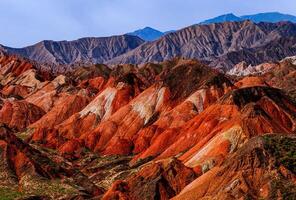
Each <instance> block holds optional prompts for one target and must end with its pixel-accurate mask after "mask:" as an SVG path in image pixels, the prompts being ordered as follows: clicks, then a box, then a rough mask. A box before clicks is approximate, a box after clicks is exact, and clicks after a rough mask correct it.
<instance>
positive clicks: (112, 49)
mask: <svg viewBox="0 0 296 200" xmlns="http://www.w3.org/2000/svg"><path fill="white" fill-rule="evenodd" d="M142 43H144V41H143V40H142V39H140V38H139V37H137V36H131V35H122V36H112V37H101V38H94V37H93V38H81V39H78V40H74V41H48V40H46V41H42V42H39V43H37V44H35V45H32V46H28V47H24V48H10V47H5V46H2V47H0V49H1V48H2V49H3V50H4V51H6V52H8V53H11V54H18V55H21V56H23V57H26V58H29V59H32V60H35V61H38V62H41V63H51V64H52V63H53V64H72V63H79V62H83V63H88V62H90V63H103V62H105V61H107V60H110V59H112V58H114V57H116V56H119V55H121V54H124V53H126V52H128V51H130V50H132V49H134V48H136V47H138V46H139V45H140V44H142Z"/></svg>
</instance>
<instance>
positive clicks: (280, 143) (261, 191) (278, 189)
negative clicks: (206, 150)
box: [173, 135, 296, 200]
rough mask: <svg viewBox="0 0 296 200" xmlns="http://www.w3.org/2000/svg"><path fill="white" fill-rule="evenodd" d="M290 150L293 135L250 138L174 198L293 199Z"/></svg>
mask: <svg viewBox="0 0 296 200" xmlns="http://www.w3.org/2000/svg"><path fill="white" fill-rule="evenodd" d="M293 151H295V137H287V136H276V135H267V136H263V137H262V136H260V137H256V138H253V139H251V140H250V141H249V142H248V143H246V144H245V145H243V146H242V147H241V148H240V149H239V150H238V151H237V152H236V153H234V154H233V155H232V156H230V157H229V158H228V159H227V160H226V161H225V162H224V163H223V164H221V165H220V166H217V167H215V168H213V169H212V170H211V171H209V172H207V173H206V174H204V175H202V176H201V177H199V178H197V179H196V180H195V181H193V182H192V183H191V184H189V185H188V186H186V187H185V188H184V189H183V190H182V192H181V193H180V194H179V195H177V196H176V197H174V198H173V199H174V200H183V199H184V200H185V199H186V200H191V199H240V198H250V199H260V198H263V199H293V198H295V191H296V187H295V180H296V179H295V178H296V177H295V169H293V167H292V166H293V164H292V162H293V161H292V160H293V158H291V157H290V156H289V154H290V153H291V152H293ZM213 180H215V181H213Z"/></svg>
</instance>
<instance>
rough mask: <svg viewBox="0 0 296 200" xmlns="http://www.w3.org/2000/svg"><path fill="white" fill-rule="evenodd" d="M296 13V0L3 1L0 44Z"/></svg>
mask: <svg viewBox="0 0 296 200" xmlns="http://www.w3.org/2000/svg"><path fill="white" fill-rule="evenodd" d="M270 11H279V12H282V13H286V14H292V15H296V0H0V25H1V30H0V44H3V45H7V46H11V47H23V46H26V45H30V44H34V43H36V42H38V41H41V40H45V39H48V40H49V39H50V40H73V39H77V38H80V37H87V36H94V37H100V36H109V35H116V34H122V33H126V32H130V31H132V30H136V29H139V28H142V27H145V26H151V27H154V28H156V29H159V30H162V31H166V30H172V29H179V28H182V27H185V26H188V25H191V24H194V23H198V22H200V21H202V20H204V19H207V18H211V17H215V16H217V15H221V14H225V13H230V12H232V13H234V14H236V15H245V14H254V13H259V12H270Z"/></svg>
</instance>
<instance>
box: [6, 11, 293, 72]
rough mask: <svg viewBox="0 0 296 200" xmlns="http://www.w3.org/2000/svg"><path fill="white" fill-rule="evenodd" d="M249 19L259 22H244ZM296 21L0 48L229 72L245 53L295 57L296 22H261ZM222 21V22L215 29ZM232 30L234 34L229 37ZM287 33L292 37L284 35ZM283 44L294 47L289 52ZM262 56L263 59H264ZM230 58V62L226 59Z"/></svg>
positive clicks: (67, 58)
mask: <svg viewBox="0 0 296 200" xmlns="http://www.w3.org/2000/svg"><path fill="white" fill-rule="evenodd" d="M245 19H249V20H252V21H254V22H253V23H252V22H244V21H243V20H245ZM295 19H296V18H295V17H294V16H291V15H284V14H280V13H263V14H256V15H249V16H242V17H237V16H235V15H233V14H227V15H223V16H219V17H217V18H213V19H210V20H206V21H204V22H202V23H200V24H198V25H193V26H190V27H187V28H184V29H180V30H178V31H169V32H168V33H167V32H165V33H164V32H160V31H157V30H155V29H152V28H149V27H146V28H144V29H141V30H138V31H135V32H133V33H128V34H125V35H122V36H111V37H104V38H94V37H93V38H82V39H78V40H75V41H42V42H40V43H37V44H35V45H32V46H29V47H24V48H10V47H5V46H0V49H2V50H4V51H6V52H8V53H11V54H18V55H21V56H23V57H26V58H29V59H32V60H35V61H38V62H41V63H47V64H51V65H52V64H55V65H56V64H77V63H110V64H117V63H144V62H161V61H164V60H166V59H170V58H173V57H176V56H180V57H185V58H197V59H201V60H205V61H206V62H210V63H211V65H212V66H214V67H217V68H223V67H224V66H226V65H230V66H233V65H235V64H237V63H238V62H240V61H242V60H241V59H242V55H246V56H245V57H247V59H246V60H245V61H246V62H247V63H249V64H259V63H260V62H265V61H268V60H270V61H274V60H277V59H282V58H284V57H286V56H291V55H293V54H294V52H295V47H294V45H291V44H292V43H293V38H292V37H294V36H295V25H294V24H292V23H279V24H276V25H275V24H271V23H259V24H255V22H256V23H258V22H260V21H267V22H278V21H292V22H293V21H294V22H295V21H296V20H295ZM216 22H220V23H222V24H220V25H213V23H216ZM224 22H232V23H224ZM220 31H221V32H222V33H221V35H220ZM228 31H230V33H231V34H229V33H227V32H228ZM286 32H287V34H283V33H286ZM253 35H256V36H255V37H254V36H253ZM244 38H248V39H244ZM278 40H284V41H285V42H283V43H282V44H281V45H280V46H279V49H278V51H279V52H277V53H273V54H272V55H271V53H270V51H268V48H271V47H272V46H276V45H277V41H278ZM282 45H290V46H289V48H286V46H282ZM258 54H260V55H261V56H259V57H258V56H257V55H258ZM262 54H263V55H264V56H262ZM234 55H235V56H234ZM226 57H227V61H225V59H223V58H226ZM248 58H249V59H248ZM254 58H255V59H254Z"/></svg>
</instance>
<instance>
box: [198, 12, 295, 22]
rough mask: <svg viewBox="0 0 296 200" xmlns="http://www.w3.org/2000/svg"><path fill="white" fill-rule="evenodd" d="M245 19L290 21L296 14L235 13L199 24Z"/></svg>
mask: <svg viewBox="0 0 296 200" xmlns="http://www.w3.org/2000/svg"><path fill="white" fill-rule="evenodd" d="M244 20H251V21H252V22H255V23H259V22H271V23H277V22H281V21H290V22H294V23H295V22H296V16H293V15H287V14H282V13H279V12H266V13H259V14H254V15H244V16H236V15H234V14H233V13H229V14H225V15H221V16H218V17H214V18H211V19H208V20H205V21H203V22H201V23H199V24H212V23H222V22H239V21H244Z"/></svg>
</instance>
